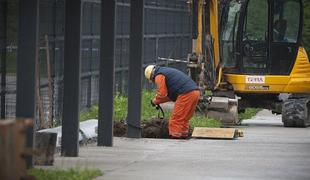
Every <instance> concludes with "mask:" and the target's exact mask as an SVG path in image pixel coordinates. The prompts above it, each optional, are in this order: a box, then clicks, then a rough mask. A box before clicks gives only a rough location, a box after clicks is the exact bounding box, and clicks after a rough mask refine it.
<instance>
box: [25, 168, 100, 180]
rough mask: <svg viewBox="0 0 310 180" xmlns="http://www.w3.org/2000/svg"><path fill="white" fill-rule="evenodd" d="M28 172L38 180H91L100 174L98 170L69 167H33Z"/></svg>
mask: <svg viewBox="0 0 310 180" xmlns="http://www.w3.org/2000/svg"><path fill="white" fill-rule="evenodd" d="M28 174H29V175H31V176H34V177H36V179H38V180H91V179H94V178H95V177H98V176H102V175H103V174H102V172H101V171H99V170H90V169H83V170H82V169H78V168H75V169H69V170H47V169H38V168H33V169H30V170H29V171H28Z"/></svg>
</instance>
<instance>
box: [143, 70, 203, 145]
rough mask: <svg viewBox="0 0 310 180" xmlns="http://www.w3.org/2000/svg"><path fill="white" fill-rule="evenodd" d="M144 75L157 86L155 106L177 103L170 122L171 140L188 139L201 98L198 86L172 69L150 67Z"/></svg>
mask: <svg viewBox="0 0 310 180" xmlns="http://www.w3.org/2000/svg"><path fill="white" fill-rule="evenodd" d="M144 74H145V77H146V78H147V79H148V80H149V81H150V82H153V83H156V85H157V90H156V96H155V98H154V99H153V100H152V101H151V102H152V103H153V104H161V103H165V102H168V101H174V102H175V106H174V109H173V112H172V115H171V117H170V120H169V136H170V138H175V139H186V138H188V132H189V120H190V118H191V117H192V116H193V114H194V112H195V109H196V106H197V103H198V100H199V96H200V92H199V88H198V86H197V84H196V83H195V82H194V81H193V80H192V79H191V78H190V77H189V76H187V75H186V74H184V73H183V72H181V71H179V70H177V69H174V68H170V67H159V66H155V65H149V66H147V67H146V68H145V71H144Z"/></svg>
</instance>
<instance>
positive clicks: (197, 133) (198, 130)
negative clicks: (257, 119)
mask: <svg viewBox="0 0 310 180" xmlns="http://www.w3.org/2000/svg"><path fill="white" fill-rule="evenodd" d="M192 137H194V138H210V139H235V138H237V137H238V131H237V130H236V129H234V128H205V127H195V128H194V131H193V133H192Z"/></svg>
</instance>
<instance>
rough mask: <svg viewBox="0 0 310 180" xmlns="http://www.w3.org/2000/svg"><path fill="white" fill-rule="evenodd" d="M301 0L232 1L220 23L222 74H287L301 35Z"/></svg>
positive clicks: (229, 2) (289, 71)
mask: <svg viewBox="0 0 310 180" xmlns="http://www.w3.org/2000/svg"><path fill="white" fill-rule="evenodd" d="M302 11H303V8H302V1H301V0H231V1H228V2H226V4H225V5H224V8H223V11H222V15H221V25H220V31H221V33H220V56H221V58H220V62H221V64H222V65H223V67H224V73H229V74H246V75H289V74H290V73H291V71H292V68H293V65H294V63H295V60H296V56H297V53H298V49H299V45H300V42H301V35H302V23H303V22H302V19H303V18H302V15H303V12H302Z"/></svg>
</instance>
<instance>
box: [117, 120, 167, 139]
mask: <svg viewBox="0 0 310 180" xmlns="http://www.w3.org/2000/svg"><path fill="white" fill-rule="evenodd" d="M141 131H142V133H141V135H142V137H143V138H168V137H169V131H168V120H167V119H152V120H150V121H149V122H147V123H144V124H142V125H141ZM113 134H114V136H116V137H126V136H127V125H126V124H125V123H124V122H123V121H120V122H114V129H113Z"/></svg>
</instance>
